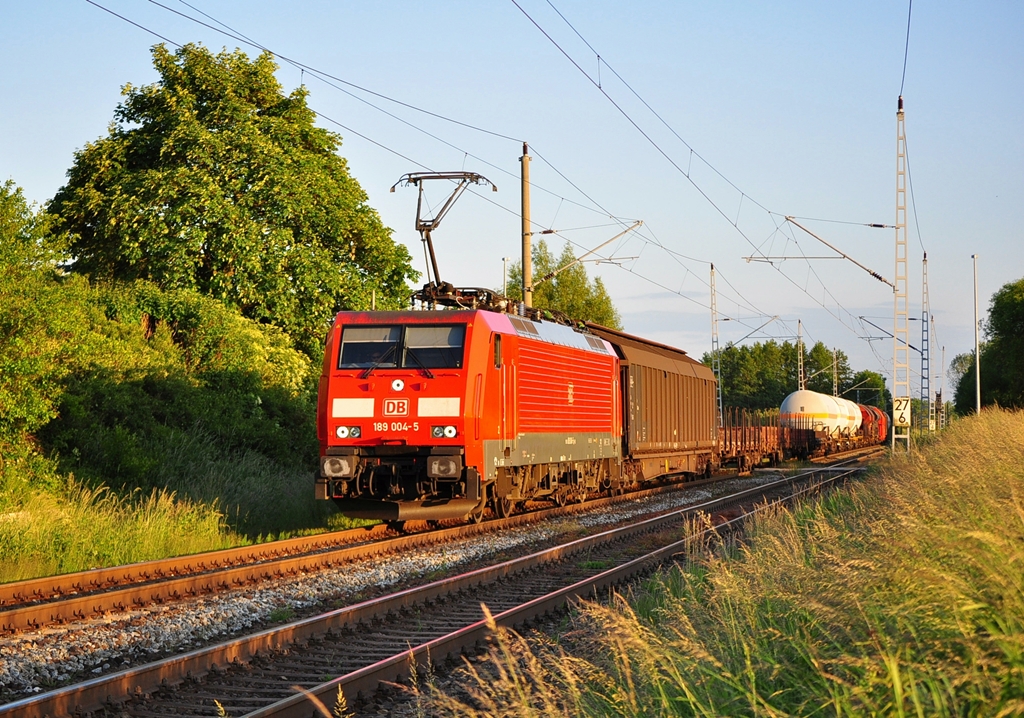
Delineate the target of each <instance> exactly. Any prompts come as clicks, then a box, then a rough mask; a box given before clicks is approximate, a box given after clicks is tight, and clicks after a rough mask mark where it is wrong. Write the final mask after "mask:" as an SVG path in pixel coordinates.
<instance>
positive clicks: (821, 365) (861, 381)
mask: <svg viewBox="0 0 1024 718" xmlns="http://www.w3.org/2000/svg"><path fill="white" fill-rule="evenodd" d="M837 358H838V364H839V395H840V396H843V397H844V398H847V399H850V400H854V401H858V402H859V403H862V404H875V405H876V406H881V407H885V406H886V404H885V401H886V396H887V394H886V393H885V379H884V378H882V375H881V374H878V373H877V372H872V371H861V372H858V373H857V374H854V373H853V371H852V370H851V369H850V364H849V360H848V359H847V357H846V354H845V353H844V352H842V351H838V352H837ZM711 359H712V357H711V353H710V352H707V353H705V354H704V356H703V357H701V361H702V362H703V363H704V364H706V365H707V366H711V365H712V362H711ZM832 361H833V360H832V350H831V349H829V348H828V347H826V346H825V345H824V344H823V343H822V342H817V343H816V344H815V345H814V346H813V347H811V348H810V350H808V349H807V348H806V347H804V376H805V377H810V378H809V379H808V380H807V388H808V389H810V390H811V391H817V392H821V393H823V394H831V393H832V390H833V382H832ZM721 365H722V403H723V404H725V405H726V406H738V407H744V408H747V409H772V408H778V407H779V406H780V405H781V404H782V400H783V399H785V398H786V397H787V396H788V395H789V394H791V393H792V392H794V391H796V389H797V385H798V378H797V373H798V369H799V367H798V362H797V348H796V344H795V343H791V342H788V341H787V342H783V343H782V344H779V343H778V342H776V341H775V340H774V339H771V340H769V341H767V342H764V343H761V342H756V343H754V344H753V345H744V346H734V345H732V344H729V345H727V346H726V347H725V348H724V349H722V350H721ZM817 372H820V373H817ZM816 373H817V375H815V374H816ZM879 387H880V388H881V394H879V391H878V389H879ZM856 389H860V390H861V394H860V397H861V399H862V400H858V399H857V394H856ZM879 396H880V397H881V398H880V399H879V398H877V397H879ZM876 402H881V403H876Z"/></svg>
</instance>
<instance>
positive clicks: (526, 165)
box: [519, 142, 533, 307]
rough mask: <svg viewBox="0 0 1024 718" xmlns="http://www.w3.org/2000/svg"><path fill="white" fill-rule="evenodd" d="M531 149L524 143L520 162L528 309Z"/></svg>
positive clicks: (530, 285)
mask: <svg viewBox="0 0 1024 718" xmlns="http://www.w3.org/2000/svg"><path fill="white" fill-rule="evenodd" d="M528 151H529V148H528V147H527V145H526V143H525V142H524V143H523V156H522V157H520V158H519V161H520V162H521V163H522V165H523V204H522V217H523V304H525V305H526V306H527V307H532V306H533V254H532V251H533V250H532V249H531V247H530V239H531V238H532V236H533V232H531V231H530V155H529V154H527V152H528Z"/></svg>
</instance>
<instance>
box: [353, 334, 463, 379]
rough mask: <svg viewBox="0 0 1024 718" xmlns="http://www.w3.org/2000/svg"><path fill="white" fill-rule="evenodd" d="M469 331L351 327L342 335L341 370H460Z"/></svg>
mask: <svg viewBox="0 0 1024 718" xmlns="http://www.w3.org/2000/svg"><path fill="white" fill-rule="evenodd" d="M465 340H466V327H465V325H462V324H455V325H449V326H440V327H439V326H405V327H402V326H397V327H366V326H348V327H345V329H344V330H343V331H342V334H341V348H340V350H339V352H338V368H339V369H368V370H370V371H372V370H374V369H395V368H398V367H404V368H411V369H417V368H419V369H460V368H462V355H463V353H464V352H463V348H464V345H465Z"/></svg>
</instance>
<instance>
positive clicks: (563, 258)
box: [508, 239, 622, 329]
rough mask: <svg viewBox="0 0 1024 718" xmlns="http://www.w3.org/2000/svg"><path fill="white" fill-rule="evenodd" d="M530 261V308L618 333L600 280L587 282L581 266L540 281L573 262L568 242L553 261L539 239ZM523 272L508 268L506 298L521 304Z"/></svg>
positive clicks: (516, 267)
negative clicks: (531, 284)
mask: <svg viewBox="0 0 1024 718" xmlns="http://www.w3.org/2000/svg"><path fill="white" fill-rule="evenodd" d="M531 249H532V251H531V255H532V257H533V306H535V307H537V308H538V309H554V310H557V311H560V312H564V313H565V314H567V315H569V316H570V317H572V318H573V319H577V320H580V321H587V322H594V323H596V324H601V325H602V326H606V327H610V328H612V329H622V319H621V318H620V317H619V312H618V311H617V310H616V309H615V305H614V304H613V303H612V298H611V297H610V296H609V295H608V290H607V289H605V286H604V282H602V281H601V278H600V277H594V278H593V279H590V278H589V277H588V276H587V270H586V268H585V267H584V266H583V264H582V263H577V264H573V266H571V267H569V268H568V269H563V270H562V271H560V272H558V273H557V274H555V276H554V277H551V278H550V279H545V280H544V281H541V280H542V279H543V278H544V277H546V276H547V275H548V274H551V273H552V272H555V271H557V270H558V269H561V268H562V267H566V266H567V265H569V264H572V262H574V261H576V255H575V254H574V253H573V251H572V247H571V246H570V245H569V243H568V242H566V243H565V246H564V247H562V254H561V255H560V256H558V257H557V258H556V257H555V256H554V254H552V253H551V249H550V248H549V247H548V243H547V242H546V241H545V240H544V239H541V240H540V241H538V242H536V243H535V244H534V245H533V247H532V248H531ZM522 288H523V268H522V263H521V262H515V263H513V264H512V266H511V267H510V268H509V278H508V294H509V297H510V298H511V299H515V300H517V301H522V298H523V289H522Z"/></svg>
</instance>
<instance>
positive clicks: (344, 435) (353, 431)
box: [334, 426, 363, 439]
mask: <svg viewBox="0 0 1024 718" xmlns="http://www.w3.org/2000/svg"><path fill="white" fill-rule="evenodd" d="M334 435H335V436H337V437H338V438H339V439H358V438H359V437H360V436H362V435H363V430H362V429H361V428H360V427H358V426H339V427H338V428H337V429H335V430H334Z"/></svg>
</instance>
